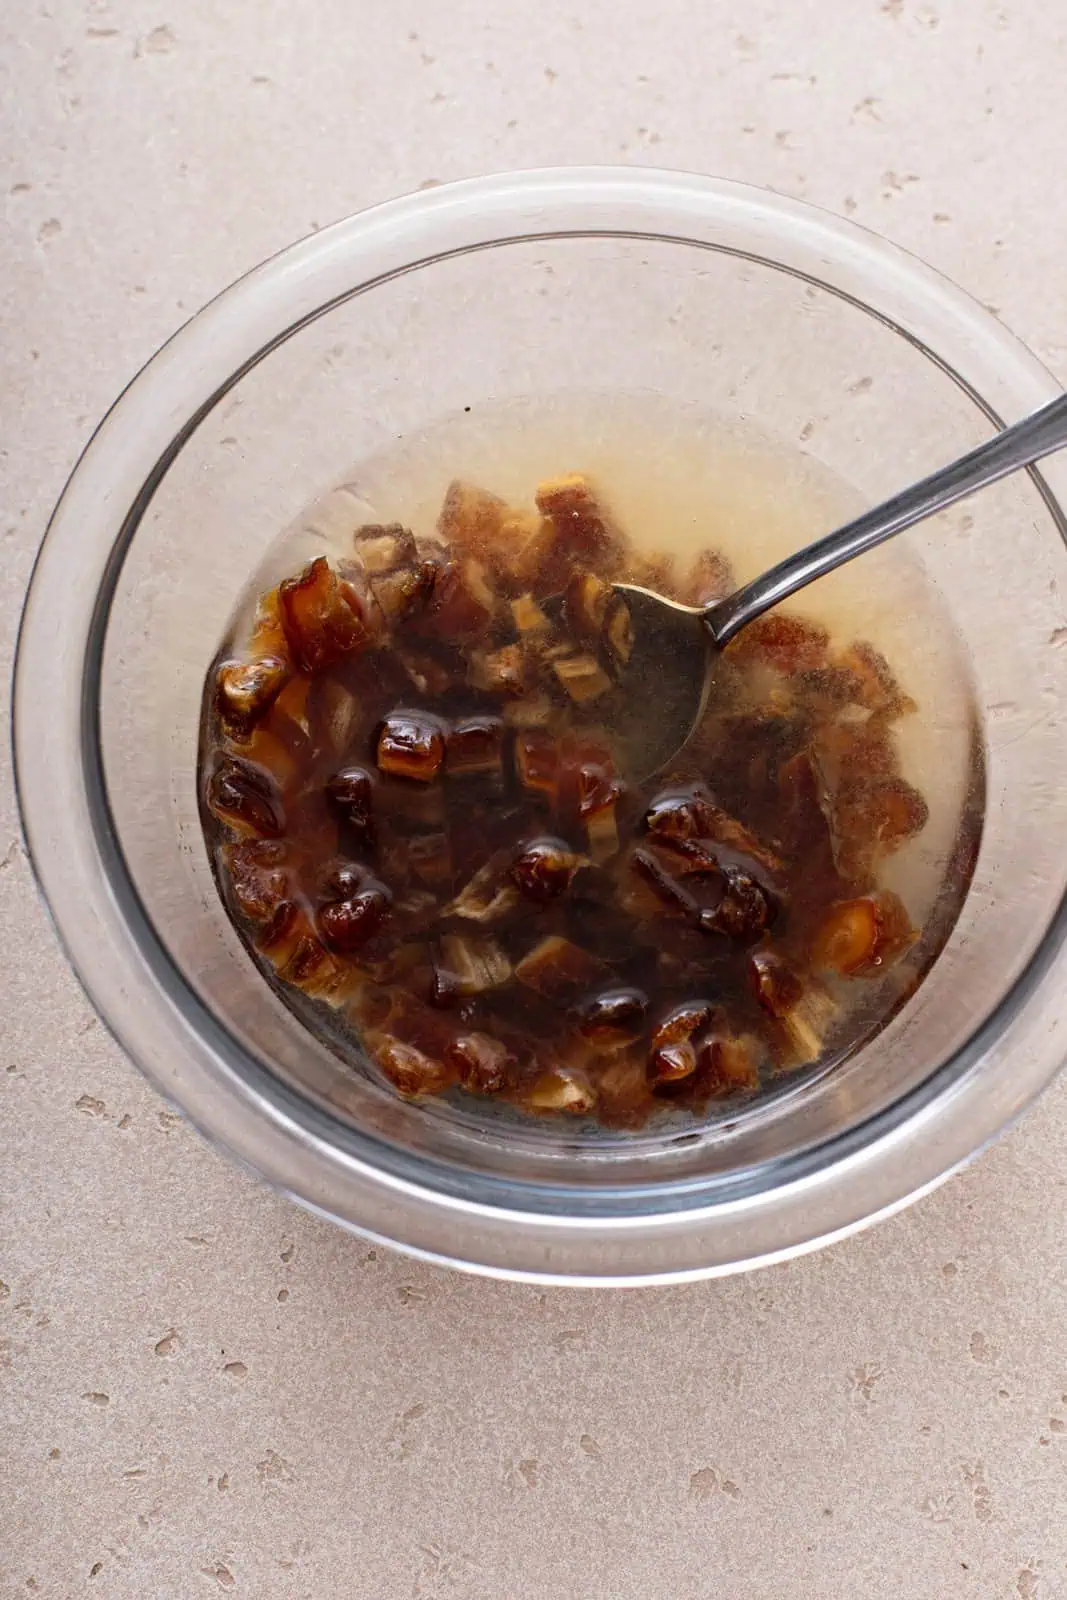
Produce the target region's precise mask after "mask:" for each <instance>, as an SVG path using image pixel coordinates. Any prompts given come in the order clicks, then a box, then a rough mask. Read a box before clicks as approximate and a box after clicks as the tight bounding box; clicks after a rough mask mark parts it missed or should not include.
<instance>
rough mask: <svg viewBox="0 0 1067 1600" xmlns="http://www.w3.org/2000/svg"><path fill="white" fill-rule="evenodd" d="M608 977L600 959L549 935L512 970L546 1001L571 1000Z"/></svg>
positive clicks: (603, 963)
mask: <svg viewBox="0 0 1067 1600" xmlns="http://www.w3.org/2000/svg"><path fill="white" fill-rule="evenodd" d="M607 974H608V967H607V964H606V963H605V962H603V961H601V959H600V957H599V956H595V955H593V954H592V953H591V952H590V951H588V950H582V949H580V948H579V946H578V945H576V944H572V943H571V941H570V940H569V939H565V938H563V937H562V936H561V935H560V934H550V935H549V937H548V938H547V939H542V940H541V942H540V944H538V945H535V946H534V948H533V949H532V950H530V951H529V952H528V953H527V954H526V955H524V956H523V958H522V960H521V961H520V962H519V963H518V965H517V966H516V968H515V976H516V978H518V980H519V982H520V983H523V984H525V985H526V987H527V988H529V989H535V990H536V991H537V993H538V994H540V995H543V996H544V998H545V999H546V1000H563V1001H566V1000H570V999H572V998H573V997H574V995H575V994H577V993H579V992H580V991H581V990H582V989H589V988H592V986H593V984H595V983H597V982H600V981H602V980H603V979H604V978H605V977H606V976H607Z"/></svg>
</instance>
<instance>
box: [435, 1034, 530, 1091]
mask: <svg viewBox="0 0 1067 1600" xmlns="http://www.w3.org/2000/svg"><path fill="white" fill-rule="evenodd" d="M447 1063H448V1065H449V1066H451V1067H454V1068H455V1070H456V1073H457V1074H458V1077H459V1081H460V1086H461V1087H462V1088H464V1089H466V1091H467V1093H468V1094H500V1093H501V1091H502V1090H504V1089H507V1088H508V1087H510V1085H511V1083H512V1082H513V1080H514V1077H515V1070H516V1066H517V1063H516V1061H515V1057H514V1056H513V1055H512V1054H511V1051H510V1050H509V1049H508V1048H507V1046H506V1045H504V1044H502V1043H501V1042H500V1040H499V1039H493V1038H491V1037H490V1036H489V1034H487V1033H461V1034H460V1035H459V1037H458V1038H457V1039H455V1040H454V1041H453V1043H452V1044H451V1045H450V1046H449V1049H448V1055H447Z"/></svg>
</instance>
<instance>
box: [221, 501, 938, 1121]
mask: <svg viewBox="0 0 1067 1600" xmlns="http://www.w3.org/2000/svg"><path fill="white" fill-rule="evenodd" d="M535 500H536V507H537V509H536V511H527V510H524V509H522V508H518V507H515V506H512V505H509V504H508V503H507V502H506V501H505V500H504V499H502V498H501V497H500V496H498V495H495V494H492V493H490V492H489V491H488V490H485V489H483V488H481V487H479V486H477V485H474V484H471V483H467V482H464V481H461V480H456V481H455V482H453V483H452V484H451V485H450V487H449V490H448V493H447V495H446V497H445V502H444V505H443V507H442V509H441V514H440V519H439V522H438V528H437V533H436V535H430V536H426V535H423V534H416V533H415V532H413V531H412V530H411V529H410V528H408V527H405V526H404V525H402V524H400V523H383V524H375V525H367V526H365V527H362V528H360V529H359V530H358V532H357V533H356V534H355V536H354V542H353V546H352V550H351V553H350V555H349V556H348V558H347V560H345V559H342V560H340V561H339V562H338V563H337V564H336V565H334V564H331V562H330V561H327V560H326V559H325V558H324V557H319V558H318V559H316V560H315V561H312V562H311V563H310V564H309V565H308V566H307V567H305V568H304V569H303V571H301V572H299V573H297V574H296V575H294V576H293V577H290V578H287V579H285V580H284V581H283V582H282V583H280V584H279V585H278V586H277V587H276V588H275V589H272V590H271V591H270V592H269V593H267V594H265V595H264V596H263V597H262V598H261V600H260V604H259V607H258V610H257V613H256V620H255V623H254V626H253V628H252V631H251V638H250V640H249V645H248V648H247V652H246V656H245V657H244V658H243V659H233V660H229V659H228V660H225V661H223V662H222V663H221V664H220V665H218V666H217V668H216V669H215V671H214V674H213V676H212V679H211V682H210V685H209V690H208V692H207V693H206V695H205V700H204V706H205V718H206V719H207V721H206V722H205V728H206V729H209V730H210V731H209V736H208V737H207V738H206V741H205V751H206V760H205V765H204V772H203V793H204V797H205V808H204V817H205V828H206V829H207V830H208V833H209V837H210V838H211V839H212V841H213V848H214V850H215V860H216V863H217V867H218V876H219V881H220V885H221V886H222V889H223V892H224V898H225V902H226V904H227V906H228V908H229V910H230V912H231V914H232V915H233V917H234V920H235V923H236V924H237V926H238V927H239V929H240V930H241V932H242V936H243V937H244V938H245V939H246V940H247V941H248V943H249V944H250V945H251V946H252V947H253V948H254V949H255V951H256V952H257V954H258V957H259V958H260V960H261V962H262V963H264V964H265V966H266V968H267V969H268V971H271V972H273V974H274V975H275V976H276V978H277V980H278V982H279V983H280V984H282V985H283V986H287V987H289V988H290V989H299V990H302V991H303V992H304V993H305V994H306V995H309V996H314V997H315V998H316V999H318V1000H319V1001H322V1002H324V1003H325V1004H327V1005H329V1006H331V1007H333V1008H339V1009H340V1010H341V1011H342V1014H343V1015H344V1017H345V1018H346V1019H347V1020H348V1021H349V1022H350V1024H351V1025H353V1026H354V1027H356V1028H357V1029H359V1030H361V1031H362V1037H363V1039H364V1041H365V1044H366V1048H367V1052H368V1055H369V1057H370V1058H371V1060H372V1061H374V1062H375V1063H376V1064H377V1066H378V1068H379V1070H380V1071H381V1074H382V1076H383V1078H384V1079H385V1080H386V1081H387V1082H388V1083H389V1084H391V1085H392V1087H393V1088H394V1090H395V1091H396V1092H397V1093H398V1094H399V1095H401V1096H403V1097H404V1098H406V1099H419V1098H423V1097H427V1096H434V1095H441V1094H445V1093H448V1092H451V1091H459V1092H462V1093H463V1094H465V1095H474V1096H493V1097H496V1098H498V1099H503V1100H504V1101H506V1102H508V1103H510V1104H513V1105H515V1106H517V1107H519V1108H520V1109H522V1110H525V1111H527V1112H530V1113H532V1114H535V1115H545V1116H548V1115H566V1116H579V1117H582V1116H597V1117H598V1118H600V1120H601V1121H602V1122H603V1123H604V1124H605V1125H608V1126H612V1127H616V1128H627V1129H629V1128H636V1127H639V1126H641V1124H642V1123H643V1121H644V1120H645V1119H646V1118H648V1117H649V1116H651V1115H656V1114H657V1113H659V1114H663V1113H665V1112H667V1111H669V1110H671V1109H672V1108H673V1111H674V1112H676V1113H677V1112H680V1111H683V1110H684V1111H685V1112H686V1113H687V1114H696V1113H700V1112H702V1111H703V1110H704V1109H705V1108H706V1107H707V1105H708V1104H709V1103H710V1102H712V1101H718V1100H721V1099H724V1098H726V1099H728V1098H731V1097H742V1096H749V1095H752V1094H755V1093H757V1092H758V1091H759V1090H760V1087H761V1085H762V1084H763V1083H765V1082H769V1081H770V1080H771V1079H772V1078H773V1077H774V1075H775V1074H776V1073H779V1072H781V1071H785V1070H792V1069H794V1068H796V1067H798V1066H801V1065H803V1064H805V1063H808V1062H813V1061H816V1060H818V1059H819V1058H820V1056H822V1055H823V1053H824V1052H825V1051H826V1050H827V1048H828V1041H832V1042H833V1043H834V1045H835V1048H836V1047H837V1046H838V1045H840V1043H841V1041H842V1039H843V1038H844V1034H843V1031H842V1017H843V1016H847V1015H848V1013H844V1012H843V1010H842V1008H843V1005H844V1004H845V1002H844V1000H843V998H842V997H843V995H844V992H845V991H846V990H847V989H848V988H849V986H851V985H855V992H856V995H857V998H860V997H861V996H863V995H870V996H873V997H875V1000H876V1003H877V999H876V997H877V996H878V995H879V994H880V993H881V990H879V989H878V988H877V987H876V986H875V980H877V979H878V978H879V977H880V976H881V975H882V974H883V973H884V972H885V971H886V970H887V969H888V968H889V967H890V966H891V964H892V963H893V962H894V961H897V960H899V959H900V957H901V956H902V955H903V954H904V953H905V952H906V951H907V950H908V949H909V948H910V947H911V946H912V944H913V943H914V941H915V939H916V938H917V931H916V930H915V929H914V928H913V926H912V923H911V919H910V917H909V915H908V911H907V908H906V906H905V905H904V903H903V902H902V901H901V900H900V898H899V897H898V896H897V895H895V894H893V893H891V892H890V891H889V890H887V889H885V888H884V887H882V886H881V884H880V883H879V869H880V866H881V863H882V862H883V861H884V860H885V859H886V858H887V857H888V856H889V855H890V854H891V853H892V852H893V851H895V850H897V849H899V848H900V847H901V846H902V845H903V844H904V843H905V842H906V841H907V840H909V839H911V838H913V837H915V835H916V834H917V833H919V832H920V831H921V830H922V828H923V827H924V826H925V824H926V821H927V815H928V812H927V806H926V802H925V800H924V799H923V797H922V795H921V794H920V793H919V792H918V790H916V789H915V788H914V787H913V785H911V784H910V783H908V781H907V779H906V778H905V777H904V776H903V774H902V771H901V763H900V756H899V752H898V749H897V745H896V735H895V731H894V725H895V722H896V720H897V719H898V718H899V717H901V716H903V715H904V714H905V713H906V712H908V711H910V710H913V709H914V703H913V702H912V701H911V700H910V698H909V697H908V696H907V694H906V693H905V692H904V691H903V690H902V689H901V688H900V686H899V684H898V683H897V680H896V678H895V675H894V673H893V670H892V668H891V667H890V665H889V663H888V662H887V661H886V660H885V658H884V657H883V656H882V655H881V654H880V653H879V652H878V651H877V650H875V649H874V648H873V647H872V646H871V645H870V644H868V643H866V642H865V641H862V640H860V641H853V642H852V643H850V644H848V645H847V646H845V647H844V648H842V647H841V646H840V645H838V644H837V643H836V642H835V641H831V639H830V635H829V632H828V630H827V629H825V628H824V627H822V626H821V624H819V623H818V622H815V621H811V620H809V619H806V618H803V617H797V616H794V615H792V614H790V613H788V612H784V613H783V612H773V613H771V614H769V615H768V616H766V617H764V618H762V619H760V620H759V621H758V622H756V623H753V624H751V625H750V626H749V627H747V628H746V629H744V630H742V632H741V634H740V635H739V636H738V638H737V639H736V640H735V641H734V642H733V643H732V644H731V645H730V646H729V647H728V649H727V651H726V653H725V656H724V660H723V662H722V663H721V670H720V671H719V672H718V674H717V676H716V681H715V687H714V689H713V693H712V699H711V702H710V703H709V707H708V710H707V712H706V713H705V715H704V717H703V719H702V721H701V723H700V725H699V726H698V728H697V730H696V731H695V734H694V737H693V739H692V740H691V742H690V744H689V745H688V746H687V747H686V748H685V749H684V750H683V751H682V752H681V753H680V754H679V757H678V759H677V765H676V767H675V768H674V769H673V770H672V771H670V772H667V773H664V774H663V775H661V776H660V778H659V779H657V780H649V781H648V782H645V783H642V784H639V785H632V786H631V785H628V784H627V783H624V781H623V779H624V778H626V777H628V774H627V772H626V770H625V769H623V771H622V773H621V774H620V772H619V771H618V770H617V768H616V759H617V755H618V749H617V747H616V745H615V741H614V736H613V732H612V718H613V716H614V714H615V707H616V706H617V704H618V703H619V699H620V697H621V696H622V695H624V694H625V693H627V692H628V681H627V677H626V673H625V668H626V665H627V663H628V662H629V661H630V658H631V655H632V652H633V649H634V623H633V618H632V617H631V614H630V608H629V606H628V604H627V603H626V600H625V597H624V591H622V590H620V589H619V588H618V587H616V585H617V583H619V581H620V580H622V582H624V583H637V584H644V585H647V586H648V587H650V588H652V589H654V590H656V591H658V592H664V593H668V594H670V595H671V596H673V597H674V598H676V599H680V600H684V601H686V602H688V603H690V604H694V605H696V604H708V603H711V602H713V601H714V600H716V599H718V598H720V597H721V595H722V594H724V593H726V592H728V591H729V590H730V589H731V588H732V587H733V578H732V575H731V573H730V569H729V564H728V563H727V562H726V560H725V558H724V557H722V556H721V555H720V554H719V553H718V552H715V551H707V552H702V553H701V554H700V555H699V556H698V557H697V558H696V559H695V560H694V561H693V562H692V563H691V565H690V567H689V569H688V571H686V572H685V573H684V575H682V576H681V577H679V576H678V575H677V574H676V572H675V564H674V560H673V557H670V556H667V555H664V556H661V557H656V556H652V557H646V558H640V557H638V556H637V554H636V553H635V552H634V551H633V550H632V549H630V547H629V546H628V543H627V540H626V539H625V537H624V535H623V534H622V532H621V531H620V529H619V527H618V525H617V524H616V523H615V521H614V520H613V519H612V517H611V516H610V515H609V513H608V512H607V511H606V509H605V506H604V504H603V502H602V500H601V499H600V497H599V495H598V493H597V491H596V489H595V488H594V486H593V485H592V483H591V482H590V481H589V479H587V478H586V477H585V476H584V475H582V474H579V473H573V474H568V475H565V476H563V477H561V478H557V479H550V480H547V481H546V482H544V483H542V484H540V485H539V486H538V488H537V491H536V495H535ZM824 979H825V982H824V981H823V980H824ZM827 985H829V987H828V986H827ZM865 986H866V987H865ZM890 987H892V986H887V990H886V992H888V989H889V988H890ZM897 987H898V988H899V985H898V986H897ZM870 1004H871V1002H870V1000H869V999H868V1000H863V1001H862V1002H861V1004H860V1005H859V1006H857V1008H856V1016H857V1017H858V1018H862V1019H863V1026H864V1027H868V1026H869V1021H870ZM746 1030H747V1031H746ZM857 1032H858V1029H857ZM846 1042H847V1041H846Z"/></svg>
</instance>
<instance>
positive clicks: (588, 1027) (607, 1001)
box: [577, 989, 648, 1050]
mask: <svg viewBox="0 0 1067 1600" xmlns="http://www.w3.org/2000/svg"><path fill="white" fill-rule="evenodd" d="M647 1016H648V996H647V995H646V994H644V993H643V992H642V991H641V990H640V989H607V990H605V992H604V993H603V994H595V995H592V996H591V997H590V998H589V999H588V1000H586V1001H585V1003H584V1004H583V1005H582V1006H580V1007H579V1009H578V1012H577V1019H578V1032H579V1033H580V1034H581V1036H582V1038H583V1039H588V1041H589V1043H590V1044H592V1045H593V1046H594V1047H596V1048H598V1049H609V1050H617V1049H619V1048H621V1047H622V1046H623V1045H627V1044H635V1043H636V1042H637V1040H638V1039H640V1037H641V1035H642V1033H643V1032H644V1030H645V1020H646V1018H647Z"/></svg>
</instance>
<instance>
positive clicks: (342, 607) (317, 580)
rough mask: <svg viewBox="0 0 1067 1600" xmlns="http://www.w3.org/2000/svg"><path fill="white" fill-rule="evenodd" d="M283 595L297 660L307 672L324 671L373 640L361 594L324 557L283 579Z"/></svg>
mask: <svg viewBox="0 0 1067 1600" xmlns="http://www.w3.org/2000/svg"><path fill="white" fill-rule="evenodd" d="M278 599H279V604H280V608H281V617H282V626H283V628H284V629H285V637H286V639H287V641H288V644H289V648H290V650H291V651H292V653H293V659H294V661H296V662H297V663H298V665H299V666H300V667H301V668H302V669H303V670H304V671H305V672H321V671H322V669H323V668H324V667H328V666H331V665H332V664H333V663H334V662H335V661H338V660H340V658H341V657H342V656H345V655H349V654H351V653H353V652H354V651H357V650H361V649H363V647H364V646H365V645H366V644H367V642H368V640H369V637H370V635H369V631H368V629H367V626H366V623H365V621H364V618H363V607H362V604H361V602H360V599H359V596H358V595H357V594H356V592H355V589H354V588H353V587H352V585H351V584H350V583H345V582H344V581H343V580H342V579H340V578H339V577H338V576H337V573H336V572H335V571H334V570H333V568H332V567H331V566H330V563H329V562H328V561H327V560H326V557H325V556H317V557H316V558H315V560H314V561H312V562H311V563H310V565H308V566H307V567H305V568H304V571H303V572H302V573H301V574H300V575H299V577H296V578H286V579H285V580H284V581H283V582H282V583H281V584H279V586H278Z"/></svg>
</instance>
